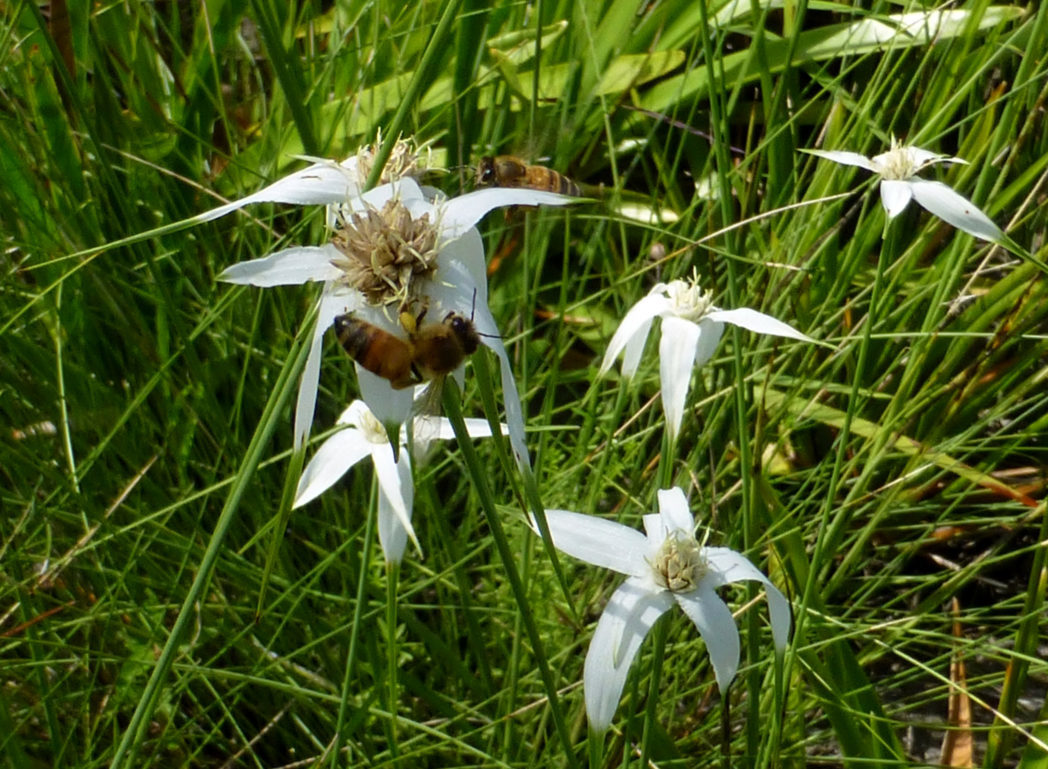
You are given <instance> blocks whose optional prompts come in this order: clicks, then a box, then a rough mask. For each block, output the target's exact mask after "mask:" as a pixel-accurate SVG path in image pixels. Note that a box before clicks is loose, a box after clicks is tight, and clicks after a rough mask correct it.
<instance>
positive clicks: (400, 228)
mask: <svg viewBox="0 0 1048 769" xmlns="http://www.w3.org/2000/svg"><path fill="white" fill-rule="evenodd" d="M334 246H335V248H337V249H338V251H339V253H340V254H341V256H340V257H339V258H337V259H335V260H334V262H333V263H334V265H335V266H336V267H338V268H339V269H340V270H342V272H343V275H344V281H345V283H346V284H347V285H349V286H350V287H352V288H355V289H357V290H359V291H360V292H361V293H362V294H363V295H364V298H365V299H367V301H368V303H369V304H372V305H387V304H392V303H394V302H396V303H399V304H401V305H407V304H408V303H410V301H411V300H412V298H413V297H412V294H411V284H412V282H413V281H414V280H415V279H417V278H428V277H431V276H432V275H433V273H434V272H435V271H436V269H437V229H436V227H435V226H434V225H433V223H432V222H430V220H429V214H423V215H422V216H421V217H419V218H418V219H413V218H412V217H411V213H410V212H409V211H408V210H407V208H405V207H404V205H403V204H402V203H401V202H400V201H399V200H395V199H394V200H389V201H387V202H386V204H385V205H384V206H382V208H381V210H380V209H375V208H368V209H367V210H365V211H364V212H362V213H354V214H351V215H350V216H349V218H348V220H345V219H344V220H343V221H342V226H341V228H340V229H339V231H338V232H337V233H336V234H335V238H334Z"/></svg>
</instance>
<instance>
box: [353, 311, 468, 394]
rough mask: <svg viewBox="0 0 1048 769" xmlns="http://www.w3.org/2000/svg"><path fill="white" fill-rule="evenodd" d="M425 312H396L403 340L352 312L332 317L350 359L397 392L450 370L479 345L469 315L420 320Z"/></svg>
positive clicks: (453, 313)
mask: <svg viewBox="0 0 1048 769" xmlns="http://www.w3.org/2000/svg"><path fill="white" fill-rule="evenodd" d="M425 314H426V313H425V311H423V312H422V313H421V314H420V315H418V316H417V317H416V316H414V315H412V314H411V313H408V312H402V313H401V314H400V323H401V325H402V326H403V327H404V330H405V331H406V332H407V337H406V338H401V337H399V336H397V335H396V334H392V333H390V332H389V331H386V330H385V329H384V328H381V327H379V326H376V325H375V324H373V323H368V322H367V321H364V320H361V319H359V318H357V317H354V316H353V313H346V314H345V315H339V316H338V317H336V318H335V334H336V335H337V336H338V341H339V342H340V343H341V345H342V347H343V348H344V349H345V351H346V352H347V353H349V356H350V357H351V358H353V360H355V361H356V362H357V363H359V364H360V365H361V366H363V367H364V368H366V369H367V370H368V371H370V372H371V373H372V374H375V375H376V376H380V377H382V378H383V379H388V380H389V383H390V384H391V385H393V387H394V388H395V389H397V390H401V389H403V388H405V387H411V386H412V385H416V384H419V383H420V382H425V381H428V380H430V379H434V378H437V377H442V376H444V375H446V374H450V373H451V372H452V371H454V370H455V369H456V368H458V367H459V365H460V364H461V363H462V362H463V361H464V360H465V359H466V357H467V356H469V355H472V354H473V353H474V352H476V350H477V347H478V346H479V345H480V335H479V334H478V333H477V329H476V328H475V327H474V326H473V321H471V320H469V319H468V318H465V317H463V316H461V315H459V314H458V313H456V312H449V313H448V314H447V315H446V316H445V317H444V320H442V321H440V322H431V323H423V322H422V318H423V316H424V315H425Z"/></svg>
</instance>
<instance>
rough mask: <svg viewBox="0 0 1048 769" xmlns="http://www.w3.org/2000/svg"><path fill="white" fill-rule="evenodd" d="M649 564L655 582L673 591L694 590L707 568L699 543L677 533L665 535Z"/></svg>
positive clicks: (684, 591)
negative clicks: (653, 573) (653, 559)
mask: <svg viewBox="0 0 1048 769" xmlns="http://www.w3.org/2000/svg"><path fill="white" fill-rule="evenodd" d="M651 566H652V569H653V570H654V572H655V582H656V584H658V585H659V586H660V587H664V588H666V589H667V590H672V591H673V592H675V593H686V592H688V591H689V590H694V589H695V587H696V586H697V585H698V584H699V580H700V579H702V578H703V576H704V575H705V574H706V569H707V566H706V559H705V558H703V557H702V548H701V547H700V546H699V543H698V542H696V541H695V539H694V538H693V537H689V536H679V533H674V534H671V535H670V536H668V537H666V540H665V541H664V542H663V543H662V547H660V548H659V552H658V553H656V555H655V562H654V563H652V565H651Z"/></svg>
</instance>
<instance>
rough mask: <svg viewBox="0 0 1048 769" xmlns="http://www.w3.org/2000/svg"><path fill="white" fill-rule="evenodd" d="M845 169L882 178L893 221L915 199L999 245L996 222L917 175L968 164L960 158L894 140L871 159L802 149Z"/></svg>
mask: <svg viewBox="0 0 1048 769" xmlns="http://www.w3.org/2000/svg"><path fill="white" fill-rule="evenodd" d="M803 151H804V152H807V153H809V154H811V155H817V156H818V157H821V158H826V159H827V160H832V161H834V162H836V163H840V164H842V165H846V166H858V167H859V168H865V169H866V170H867V171H872V172H873V173H875V174H877V175H879V176H880V177H881V185H880V186H881V205H883V206H884V210H885V211H886V212H887V214H888V218H889V219H894V218H895V217H896V216H898V215H899V214H900V213H902V211H903V209H904V208H906V206H907V205H908V204H909V202H910V200H916V201H917V203H918V204H920V205H921V206H922V207H923V208H924V209H926V210H927V211H930V212H931V213H933V214H935V215H936V216H938V217H939V218H940V219H942V220H943V221H944V222H946V223H947V224H951V225H953V226H954V227H956V228H957V229H959V230H962V231H963V232H967V233H968V234H969V235H972V236H974V237H976V238H980V239H982V240H988V241H990V242H997V241H999V240H1001V239H1002V238H1003V237H1004V233H1002V232H1001V230H1000V228H999V227H998V226H997V225H996V224H994V223H993V221H992V220H991V219H990V217H988V216H987V215H986V214H984V213H983V212H982V211H980V210H979V209H978V208H976V207H975V205H974V204H973V203H972V202H970V201H969V200H968V199H967V198H965V197H964V196H963V195H960V194H959V193H957V192H954V190H953V189H952V188H950V187H948V186H946V185H945V184H943V183H942V182H937V181H929V180H927V179H921V178H919V177H918V176H917V174H918V173H919V172H921V171H922V170H924V169H925V168H927V167H928V166H931V165H935V164H936V163H966V162H967V161H965V160H961V159H960V158H954V157H950V156H949V155H940V154H939V153H936V152H932V151H931V150H926V149H921V148H920V147H910V146H905V145H902V144H900V143H899V142H897V141H896V140H895V138H894V137H893V138H892V144H891V149H889V150H888V151H887V152H882V153H881V154H880V155H874V156H873V157H872V158H868V157H866V156H865V155H860V154H859V153H857V152H844V151H839V150H803Z"/></svg>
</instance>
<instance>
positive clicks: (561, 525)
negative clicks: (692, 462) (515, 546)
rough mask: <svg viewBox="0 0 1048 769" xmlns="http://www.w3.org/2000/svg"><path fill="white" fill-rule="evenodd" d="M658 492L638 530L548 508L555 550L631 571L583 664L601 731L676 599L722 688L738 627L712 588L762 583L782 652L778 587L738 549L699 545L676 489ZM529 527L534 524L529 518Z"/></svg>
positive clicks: (591, 713)
mask: <svg viewBox="0 0 1048 769" xmlns="http://www.w3.org/2000/svg"><path fill="white" fill-rule="evenodd" d="M658 497H659V512H658V513H657V514H651V515H645V516H644V532H645V533H643V534H642V533H641V532H639V531H637V530H635V529H631V528H630V527H628V526H623V525H622V524H621V523H616V522H615V521H609V520H607V519H604V518H598V517H596V516H592V515H583V514H581V513H573V512H570V511H567V510H547V511H546V523H547V524H548V525H549V531H550V536H551V538H552V540H553V544H554V546H556V547H557V549H558V550H562V551H563V552H565V553H567V554H568V555H571V556H573V557H575V558H579V559H580V560H583V561H586V562H587V563H592V564H594V565H595V566H603V567H605V568H607V569H611V570H612V571H617V572H619V573H620V574H625V575H626V576H627V577H628V579H627V580H626V581H625V582H623V583H622V584H621V585H619V587H618V588H617V589H616V590H615V592H614V593H612V596H611V598H610V599H609V600H608V604H607V606H606V607H605V608H604V612H603V613H602V614H601V615H600V620H599V621H598V622H597V628H596V630H595V631H594V632H593V639H592V640H591V641H590V646H589V651H588V652H587V653H586V662H585V665H584V667H583V688H584V692H585V699H586V714H587V716H588V717H589V722H590V726H591V727H592V728H593V729H594V730H596V731H598V732H603V731H604V730H605V729H607V728H608V726H609V725H610V724H611V719H612V717H613V716H614V715H615V709H616V708H617V707H618V704H619V699H620V697H621V696H622V689H623V686H624V685H625V683H626V676H627V674H628V673H629V669H630V665H631V664H632V663H633V660H634V658H635V657H636V656H637V651H638V650H639V649H640V645H641V643H642V642H643V641H644V637H645V636H646V635H647V634H648V631H649V630H651V628H652V626H653V625H654V624H655V621H656V620H657V619H658V618H659V617H660V616H662V614H664V613H665V612H667V611H669V610H670V609H671V608H672V607H673V605H674V604H676V605H678V606H680V607H681V609H683V610H684V613H685V614H686V615H688V618H689V619H690V620H691V621H692V622H694V623H695V627H696V629H698V631H699V635H701V636H702V639H703V641H705V642H706V650H707V652H708V653H709V655H710V662H711V663H712V665H713V673H714V676H715V677H716V679H717V687H718V688H719V689H720V691H721V692H725V691H727V688H728V686H729V685H730V684H731V682H732V680H733V679H734V678H735V673H736V671H737V670H738V667H739V631H738V630H737V629H736V628H735V620H734V618H733V617H732V614H731V610H730V609H729V608H728V606H727V604H725V603H724V601H723V600H722V599H721V598H720V596H718V595H717V592H716V591H717V588H719V587H723V586H724V585H728V584H730V583H732V582H740V581H744V580H756V581H758V582H761V583H762V584H763V585H764V586H765V595H766V598H767V601H768V608H769V610H770V613H771V632H772V639H773V640H774V643H775V648H776V649H777V650H779V651H781V650H782V649H783V648H784V647H785V646H786V640H787V638H788V637H789V633H790V622H791V620H790V605H789V602H788V601H787V600H786V597H785V596H784V595H783V594H782V593H781V592H780V591H779V589H778V588H777V587H775V585H773V584H772V583H771V582H770V581H769V580H768V578H767V577H765V576H764V575H763V574H762V573H761V572H760V570H759V569H757V567H756V566H754V565H753V564H752V563H751V562H750V561H749V560H748V559H747V558H746V557H745V556H743V555H742V554H740V553H737V552H735V551H734V550H730V549H728V548H726V547H704V546H702V545H700V544H699V543H698V542H697V541H696V540H695V535H694V527H695V520H694V518H692V515H691V511H690V510H688V503H687V500H686V499H685V498H684V492H683V491H681V489H679V488H677V487H674V488H672V489H664V490H661V491H659V494H658ZM532 526H533V527H536V525H535V521H534V520H532ZM536 529H537V527H536Z"/></svg>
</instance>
